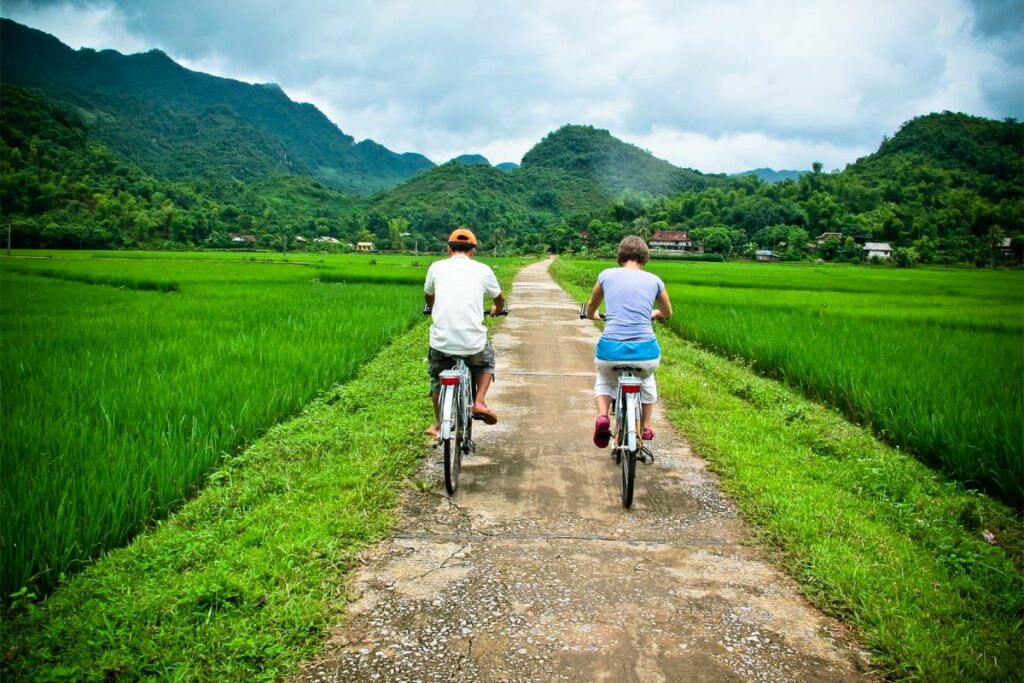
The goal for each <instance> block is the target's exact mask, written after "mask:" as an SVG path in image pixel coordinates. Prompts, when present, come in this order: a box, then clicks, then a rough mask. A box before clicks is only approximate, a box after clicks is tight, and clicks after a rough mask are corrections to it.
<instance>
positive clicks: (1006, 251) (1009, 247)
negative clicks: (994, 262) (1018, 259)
mask: <svg viewBox="0 0 1024 683" xmlns="http://www.w3.org/2000/svg"><path fill="white" fill-rule="evenodd" d="M996 250H997V251H998V252H999V255H1000V256H1002V257H1003V258H1010V257H1012V256H1013V240H1012V239H1011V238H1009V237H1004V238H1003V239H1001V240H999V244H997V245H996Z"/></svg>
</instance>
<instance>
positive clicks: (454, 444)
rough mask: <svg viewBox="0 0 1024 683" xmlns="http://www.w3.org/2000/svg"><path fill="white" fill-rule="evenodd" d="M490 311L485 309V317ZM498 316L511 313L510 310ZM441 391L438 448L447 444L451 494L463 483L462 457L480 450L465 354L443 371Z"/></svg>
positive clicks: (472, 386)
mask: <svg viewBox="0 0 1024 683" xmlns="http://www.w3.org/2000/svg"><path fill="white" fill-rule="evenodd" d="M490 314H491V313H490V311H484V317H487V316H489V315H490ZM423 315H430V308H429V307H428V306H424V307H423ZM496 315H508V309H507V308H506V309H505V310H503V311H501V312H499V313H497V314H496ZM440 380H441V393H440V394H439V396H438V401H437V405H438V411H439V416H440V427H441V429H440V434H439V436H438V440H437V443H435V444H434V448H438V447H439V446H443V447H444V488H445V490H446V491H447V492H448V495H449V496H451V495H454V494H455V490H456V489H457V488H458V486H459V472H460V471H461V470H462V458H463V456H468V455H470V454H472V453H473V452H475V451H476V444H475V443H474V442H473V420H474V419H479V418H474V417H473V403H474V401H476V382H474V381H473V377H472V375H471V374H470V372H469V367H467V366H466V362H465V360H464V358H463V357H462V356H456V357H455V367H454V368H452V369H450V370H442V371H441V376H440Z"/></svg>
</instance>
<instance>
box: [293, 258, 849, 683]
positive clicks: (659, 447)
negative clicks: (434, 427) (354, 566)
mask: <svg viewBox="0 0 1024 683" xmlns="http://www.w3.org/2000/svg"><path fill="white" fill-rule="evenodd" d="M510 308H511V310H512V315H510V316H509V317H508V319H507V320H505V322H504V323H503V325H502V326H501V327H500V328H499V331H498V332H497V333H496V334H495V335H494V339H493V344H494V347H495V351H496V353H497V354H498V378H497V382H496V384H495V385H494V387H493V389H492V392H491V394H490V395H489V396H488V403H489V404H490V405H491V406H492V407H493V408H494V409H495V410H497V411H498V413H499V415H500V418H501V421H500V422H499V423H498V425H496V426H494V427H485V426H483V425H482V424H481V423H477V424H478V425H480V426H479V427H478V428H477V429H476V432H477V433H476V434H475V436H476V437H477V438H476V441H477V454H476V455H474V456H472V457H471V458H470V459H469V460H467V461H464V465H463V467H464V469H463V472H462V477H461V481H460V483H459V491H458V492H457V494H456V495H455V497H454V498H453V499H452V500H449V499H448V498H447V496H445V495H444V486H443V483H442V479H443V475H442V472H441V467H440V464H439V459H438V456H437V455H436V452H434V451H432V452H431V453H430V455H429V456H428V460H429V462H428V463H426V464H425V466H424V470H423V472H421V476H423V477H425V478H428V479H429V481H432V482H436V484H435V486H434V487H433V489H432V490H430V491H425V492H410V493H409V494H408V495H407V496H406V497H405V499H404V502H403V506H402V518H401V522H400V526H399V531H398V532H397V533H396V534H395V536H394V537H393V538H392V539H391V540H389V541H387V542H385V543H383V544H381V545H380V546H379V547H378V548H377V549H375V550H374V551H373V552H372V553H370V554H369V555H368V556H367V557H366V558H365V559H366V564H365V565H364V569H363V570H362V571H361V572H360V573H359V575H358V576H357V578H356V581H355V590H356V592H357V593H358V594H359V595H361V597H360V598H359V599H358V601H356V602H355V603H353V604H352V606H351V609H350V617H349V619H348V620H347V621H346V623H345V624H344V625H343V626H341V627H339V628H338V629H336V631H335V632H334V633H333V635H332V637H331V639H330V642H329V644H328V646H327V648H326V650H325V652H324V653H323V654H322V656H321V657H320V658H319V659H318V660H316V661H314V662H311V663H309V664H308V665H307V667H306V670H305V671H304V672H303V673H302V674H301V675H299V676H298V677H297V678H296V680H301V681H424V682H426V681H736V680H751V681H843V680H862V679H864V678H866V675H865V674H864V673H863V670H864V669H863V665H862V664H861V663H860V659H859V657H858V655H857V653H856V651H855V649H854V647H853V644H852V643H851V642H849V641H848V639H847V638H846V637H845V635H844V632H843V629H842V627H841V626H840V625H839V624H838V623H836V622H835V621H833V620H830V619H828V618H826V617H825V616H823V615H822V614H821V613H820V612H818V611H816V610H815V609H814V608H813V607H811V606H810V605H809V604H808V603H807V602H806V601H805V600H804V599H803V598H801V597H800V594H799V589H798V587H797V585H796V584H795V583H794V582H793V581H792V580H791V579H790V578H788V577H787V576H786V575H784V574H782V573H781V572H779V571H778V570H777V569H775V568H773V567H772V566H771V565H770V564H769V563H768V562H767V561H766V559H765V557H764V556H763V554H762V553H761V552H760V551H757V550H754V549H752V548H750V547H747V546H744V545H742V542H743V540H744V538H745V537H747V536H748V534H749V530H748V528H747V527H745V525H744V524H743V523H742V522H741V521H740V520H739V519H738V518H737V517H736V514H735V511H734V509H733V507H732V505H731V504H730V503H729V501H728V500H726V499H725V498H724V497H723V496H722V494H721V493H720V492H719V489H718V486H717V482H716V478H715V476H714V475H713V474H711V473H709V472H708V471H707V469H706V468H705V464H704V461H703V460H701V459H700V458H698V457H695V456H694V455H693V454H692V453H691V452H690V449H689V447H688V445H687V444H686V442H685V441H684V440H683V439H682V438H681V437H680V436H679V435H678V434H675V433H673V430H672V429H671V428H670V426H669V425H668V424H667V422H665V421H664V420H662V419H660V417H659V416H658V415H657V413H656V416H655V429H656V432H657V437H656V441H655V443H654V446H655V452H656V454H657V456H658V459H657V463H656V464H654V465H651V466H643V465H638V472H637V488H636V497H635V501H634V505H633V509H632V510H629V511H627V510H624V509H623V507H622V504H621V502H620V498H619V483H618V481H619V480H618V477H619V470H618V468H617V467H616V466H615V464H614V463H613V462H612V460H611V459H610V457H609V456H608V454H607V452H605V451H599V450H598V449H596V448H595V447H594V446H593V445H592V443H591V430H592V425H593V419H594V407H593V398H592V388H593V370H592V363H593V360H592V358H593V347H594V343H595V341H596V339H597V334H598V333H597V330H596V328H595V327H594V326H593V324H592V323H590V322H589V321H582V320H579V319H578V318H577V315H576V311H577V304H576V303H575V302H574V301H573V300H572V299H571V298H570V297H569V296H568V295H567V294H566V293H565V292H563V291H562V290H561V289H560V288H559V287H558V286H557V285H555V283H554V282H553V281H552V280H551V278H550V276H549V275H548V274H547V263H546V262H545V263H539V264H535V265H532V266H529V267H528V268H525V269H524V270H523V271H522V272H521V273H520V274H519V276H518V277H517V278H516V280H515V284H514V287H513V290H512V292H511V296H510Z"/></svg>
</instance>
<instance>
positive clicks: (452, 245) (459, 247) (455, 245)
mask: <svg viewBox="0 0 1024 683" xmlns="http://www.w3.org/2000/svg"><path fill="white" fill-rule="evenodd" d="M448 248H449V249H451V250H452V251H473V250H474V249H476V245H475V244H470V243H469V242H456V241H455V240H452V241H451V242H449V243H448Z"/></svg>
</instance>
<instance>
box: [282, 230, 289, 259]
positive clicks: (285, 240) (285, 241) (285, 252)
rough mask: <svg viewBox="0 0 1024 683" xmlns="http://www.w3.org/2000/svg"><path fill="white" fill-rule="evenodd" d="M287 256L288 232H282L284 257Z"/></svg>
mask: <svg viewBox="0 0 1024 683" xmlns="http://www.w3.org/2000/svg"><path fill="white" fill-rule="evenodd" d="M283 258H288V233H285V234H284V257H283Z"/></svg>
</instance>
